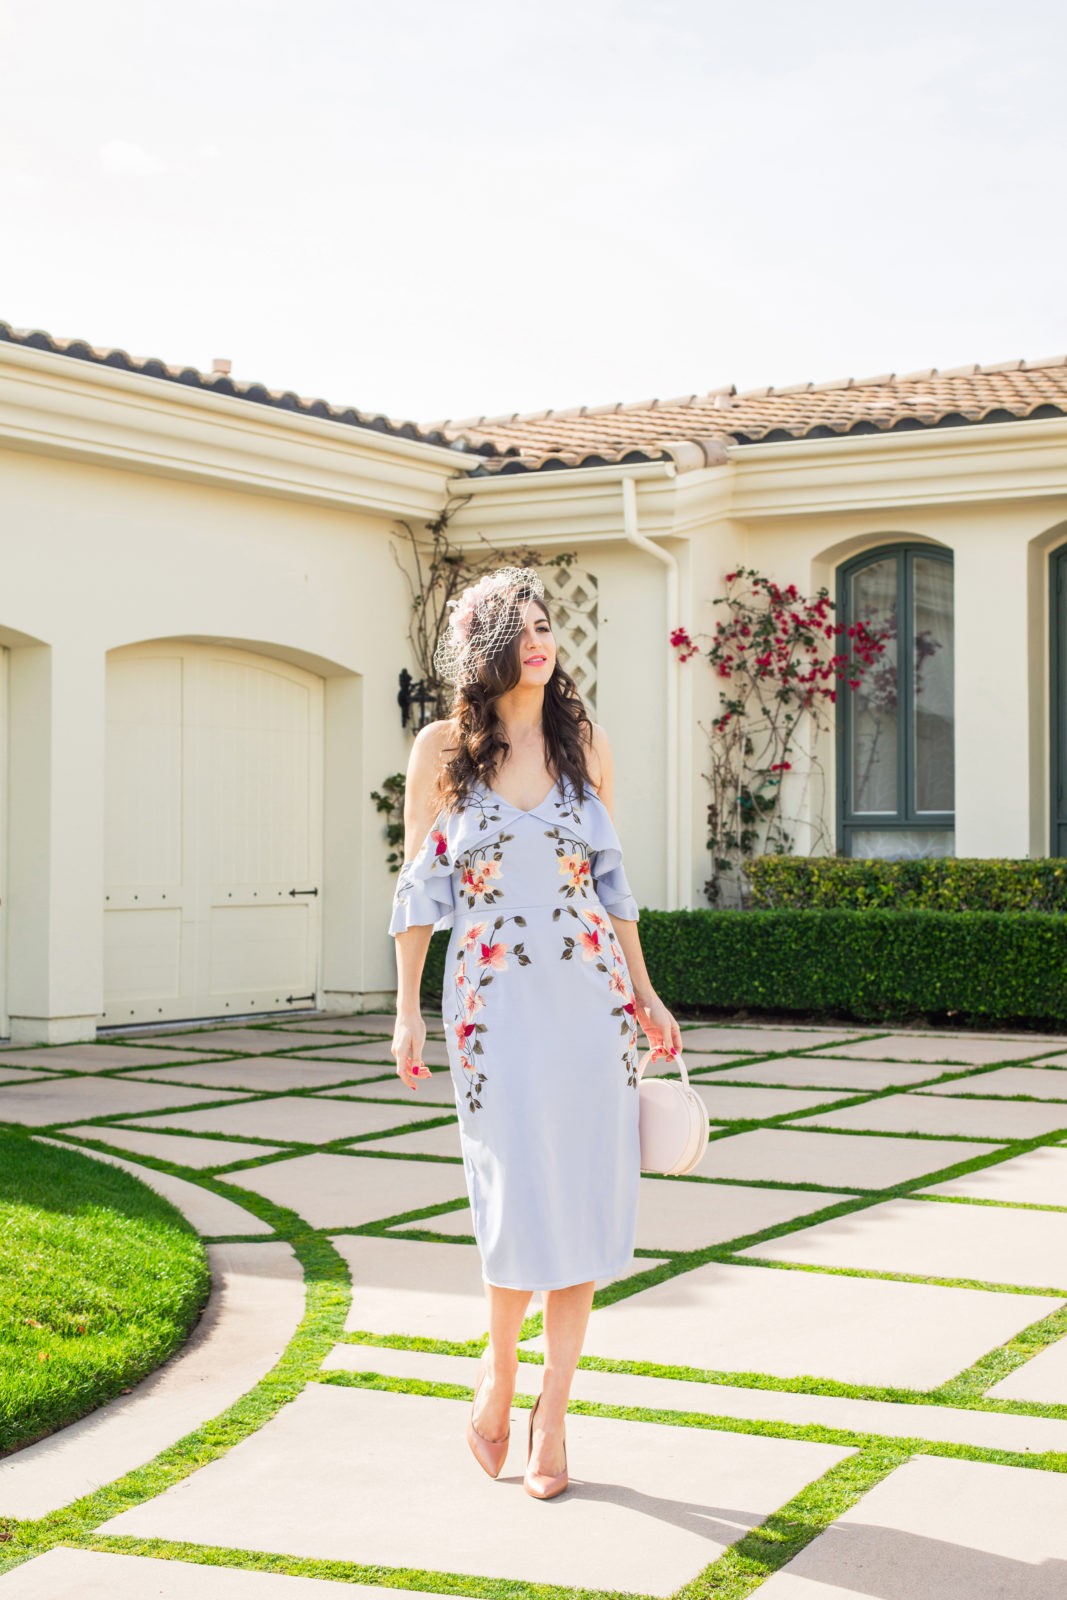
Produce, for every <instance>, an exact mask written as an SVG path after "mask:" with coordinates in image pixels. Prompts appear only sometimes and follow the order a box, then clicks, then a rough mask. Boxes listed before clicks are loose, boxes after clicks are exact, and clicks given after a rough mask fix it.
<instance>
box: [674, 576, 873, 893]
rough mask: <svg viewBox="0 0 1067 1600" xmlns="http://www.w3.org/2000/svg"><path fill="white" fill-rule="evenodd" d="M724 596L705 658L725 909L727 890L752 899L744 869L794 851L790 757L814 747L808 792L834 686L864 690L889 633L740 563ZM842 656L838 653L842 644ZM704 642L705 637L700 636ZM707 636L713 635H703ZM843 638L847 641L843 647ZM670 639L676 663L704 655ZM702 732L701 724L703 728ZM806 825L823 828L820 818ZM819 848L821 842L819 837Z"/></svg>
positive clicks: (717, 856)
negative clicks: (712, 706) (786, 797)
mask: <svg viewBox="0 0 1067 1600" xmlns="http://www.w3.org/2000/svg"><path fill="white" fill-rule="evenodd" d="M723 582H724V587H725V593H723V594H722V595H719V596H717V597H716V598H715V600H714V601H713V602H712V604H713V605H716V606H724V607H725V608H726V612H727V615H726V617H725V618H723V619H720V620H719V621H717V622H716V624H715V631H714V634H713V635H712V636H711V643H710V645H709V646H708V647H707V648H706V649H705V650H704V651H703V654H704V655H705V656H706V658H707V661H708V663H709V665H710V667H711V669H712V671H713V672H714V674H715V675H716V677H717V678H721V679H723V680H724V684H723V686H722V687H721V688H720V690H719V704H720V707H721V709H720V711H719V714H718V716H716V717H715V718H714V719H713V720H712V723H711V727H710V729H707V730H705V731H706V732H707V733H708V742H709V754H710V766H711V771H710V772H709V773H707V774H705V776H706V777H707V778H708V781H709V784H710V786H711V799H710V801H709V804H708V848H709V850H710V851H711V857H712V876H711V878H710V879H709V880H708V882H707V884H706V885H705V890H706V893H707V896H708V899H709V900H710V901H711V902H713V903H718V904H722V903H724V901H725V899H726V892H725V891H726V887H727V884H728V883H729V884H730V885H731V886H732V889H733V892H734V898H735V902H736V903H737V904H738V905H743V904H744V903H745V902H746V899H747V895H748V888H747V884H746V881H745V877H744V871H743V867H744V862H745V861H746V860H749V859H751V858H752V857H753V856H754V855H769V854H777V853H780V852H789V851H790V850H791V849H792V848H793V836H792V834H790V832H789V831H788V827H787V823H788V822H789V821H790V820H791V819H789V818H786V816H785V815H784V811H783V784H784V783H785V782H786V781H787V780H786V774H787V773H789V772H793V771H794V770H795V764H794V762H793V761H792V760H790V756H791V755H793V754H795V753H796V745H797V743H798V741H799V739H800V738H801V736H802V734H805V735H806V736H808V737H809V740H810V742H809V747H808V748H807V749H806V750H805V752H804V761H803V763H802V767H803V773H802V775H801V774H799V773H798V776H802V779H803V786H804V787H806V784H807V782H808V781H809V780H810V778H811V776H812V774H813V773H814V772H815V771H816V770H818V761H817V757H816V752H815V744H816V739H815V738H814V737H812V736H813V735H817V734H818V733H820V732H822V731H825V729H826V728H827V727H828V725H829V722H830V713H829V712H828V709H827V708H828V706H829V705H832V704H834V702H835V701H836V699H837V685H838V684H840V683H842V682H845V683H847V685H848V687H849V689H850V690H855V689H858V688H859V685H860V683H861V682H862V680H863V676H864V673H865V672H866V670H867V668H868V667H871V666H873V665H875V663H876V662H877V660H878V657H879V656H880V655H881V654H882V652H883V651H884V649H885V647H886V639H887V637H888V635H887V632H886V631H885V630H884V629H883V630H882V631H880V632H875V631H873V630H872V628H871V625H870V623H869V622H854V623H849V624H848V626H847V628H846V626H845V624H844V623H842V622H835V621H833V611H834V609H835V608H834V604H833V601H832V600H831V599H830V596H829V591H828V590H827V589H826V588H825V587H824V588H821V589H819V591H818V593H817V594H816V595H815V596H814V597H813V598H811V599H807V598H805V597H804V596H802V595H801V594H800V592H799V590H798V589H797V586H796V584H793V583H791V584H789V585H787V586H786V587H782V586H781V585H779V584H777V583H775V582H774V581H773V579H771V578H767V577H764V576H763V575H762V574H761V573H760V572H758V571H757V570H756V569H755V568H754V567H745V566H740V567H738V568H737V569H736V570H735V571H733V572H728V573H726V575H725V578H724V580H723ZM842 635H844V639H842V641H841V642H842V644H844V645H845V648H844V649H840V650H833V649H832V642H833V641H835V640H837V639H839V638H841V636H842ZM698 637H700V636H699V635H698ZM704 637H707V636H706V635H705V636H704ZM846 641H847V643H846ZM670 642H671V645H672V647H673V648H674V650H675V651H676V652H677V655H678V659H679V661H688V660H690V659H691V657H693V656H695V655H699V654H701V648H700V646H698V645H697V644H696V642H695V641H694V639H693V638H692V636H691V635H690V634H689V633H688V631H687V630H686V629H685V628H675V629H673V630H672V632H671V634H670ZM701 726H703V725H701ZM794 798H795V812H797V813H798V812H799V811H800V809H801V808H802V807H803V801H804V794H803V790H802V791H801V792H800V793H798V794H796V795H795V797H794ZM806 820H807V821H808V822H809V823H810V824H811V825H813V826H814V827H815V828H816V829H818V828H819V827H820V826H821V824H820V823H819V822H818V814H816V815H815V816H812V815H811V813H810V811H809V815H808V817H807V818H806ZM818 842H820V843H825V841H823V840H819V841H818Z"/></svg>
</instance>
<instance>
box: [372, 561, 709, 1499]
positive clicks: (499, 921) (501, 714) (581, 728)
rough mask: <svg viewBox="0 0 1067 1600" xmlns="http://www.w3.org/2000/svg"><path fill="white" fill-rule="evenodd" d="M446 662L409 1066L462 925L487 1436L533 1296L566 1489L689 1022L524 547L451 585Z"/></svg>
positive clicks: (405, 998)
mask: <svg viewBox="0 0 1067 1600" xmlns="http://www.w3.org/2000/svg"><path fill="white" fill-rule="evenodd" d="M450 605H451V606H452V614H451V617H450V622H449V628H448V632H447V634H446V635H445V637H444V639H443V640H442V642H441V645H440V646H439V647H438V651H437V653H436V655H435V657H434V664H435V666H436V668H437V670H438V671H439V672H440V674H441V676H442V678H443V679H444V680H445V681H447V682H451V683H453V684H454V685H455V695H454V700H453V707H452V709H453V715H452V717H451V718H450V719H449V720H447V721H441V722H435V723H431V724H430V726H429V727H426V728H424V729H422V731H421V732H420V733H419V734H418V736H417V738H416V739H415V743H414V746H413V748H412V751H411V759H410V762H409V765H408V772H407V788H406V796H405V805H404V822H405V834H406V849H405V857H406V859H405V861H404V864H403V867H402V868H401V872H400V876H399V879H398V881H397V886H396V892H395V895H394V901H393V915H392V919H391V922H390V932H391V933H392V934H394V935H395V937H396V952H397V974H398V979H397V1019H396V1029H395V1031H394V1034H393V1043H392V1054H393V1055H394V1057H395V1058H396V1063H397V1068H396V1070H397V1074H398V1076H399V1077H400V1078H401V1079H402V1080H403V1082H404V1083H405V1084H406V1085H407V1086H408V1087H409V1088H410V1089H412V1090H415V1091H416V1092H417V1088H418V1082H419V1078H420V1077H426V1076H429V1070H428V1068H426V1067H425V1066H424V1064H423V1062H422V1053H423V1048H424V1045H425V1041H426V1027H425V1024H424V1023H423V1020H422V1016H421V1013H420V1009H419V986H420V981H421V977H422V971H423V966H424V963H425V959H426V952H427V949H428V946H429V942H430V935H431V933H432V931H433V930H434V929H435V928H450V929H452V934H451V938H450V940H449V946H448V952H447V955H446V960H445V982H444V1001H443V1012H442V1014H443V1018H444V1024H445V1037H446V1041H447V1048H448V1057H449V1066H450V1071H451V1074H452V1080H453V1087H454V1089H455V1093H456V1106H457V1109H458V1113H459V1126H460V1144H461V1149H462V1153H463V1166H464V1174H465V1177H466V1182H467V1192H468V1194H469V1196H470V1202H471V1212H472V1215H473V1218H474V1231H475V1238H476V1240H477V1244H478V1249H479V1253H480V1256H481V1261H482V1277H483V1280H484V1282H485V1288H486V1295H487V1298H488V1302H489V1342H488V1346H487V1348H486V1350H485V1353H484V1356H483V1358H482V1362H481V1364H480V1368H479V1374H478V1380H477V1383H476V1385H475V1391H474V1404H473V1406H472V1408H471V1416H470V1420H469V1422H468V1426H467V1439H468V1442H469V1443H470V1446H471V1449H472V1450H473V1452H474V1454H475V1456H476V1458H477V1459H478V1461H479V1462H480V1464H481V1465H482V1466H483V1467H484V1469H485V1470H486V1472H488V1473H489V1475H490V1476H491V1477H494V1478H495V1477H496V1476H497V1475H498V1474H499V1472H500V1469H501V1467H502V1466H503V1462H504V1456H505V1454H506V1452H507V1445H508V1439H509V1437H510V1427H509V1423H510V1414H511V1402H512V1398H513V1393H514V1386H515V1378H516V1375H517V1371H518V1355H517V1343H518V1336H519V1330H520V1327H521V1325H522V1322H523V1318H524V1317H525V1315H526V1309H527V1306H528V1305H529V1301H530V1296H531V1294H532V1292H533V1290H534V1289H539V1290H541V1291H542V1293H543V1298H544V1330H545V1362H544V1377H543V1385H542V1392H541V1394H540V1395H539V1396H538V1398H537V1400H536V1402H535V1403H534V1406H533V1409H532V1411H531V1413H530V1427H529V1437H528V1442H527V1466H526V1472H525V1475H524V1479H523V1482H524V1486H525V1488H526V1490H527V1492H528V1493H530V1494H532V1495H534V1496H535V1497H536V1498H538V1499H550V1498H552V1497H553V1496H554V1495H556V1494H559V1493H561V1492H562V1490H563V1489H565V1488H566V1486H567V1482H568V1478H567V1461H566V1450H565V1432H564V1418H565V1415H566V1411H567V1404H568V1400H569V1397H570V1387H571V1381H572V1379H573V1377H574V1371H575V1368H576V1366H577V1364H578V1358H579V1356H580V1354H581V1349H582V1342H583V1340H584V1338H585V1331H586V1325H587V1323H588V1319H589V1312H590V1308H591V1305H592V1299H593V1290H594V1287H595V1284H596V1281H597V1280H598V1279H604V1278H608V1277H612V1276H615V1275H617V1274H618V1273H620V1272H622V1271H623V1270H624V1269H625V1268H626V1266H627V1265H628V1264H629V1263H630V1262H631V1260H632V1256H633V1243H634V1237H635V1231H636V1223H637V1197H638V1185H639V1176H640V1150H639V1140H638V1104H639V1096H638V1080H637V1024H640V1026H641V1027H642V1028H643V1029H644V1032H645V1035H646V1037H647V1039H648V1043H649V1046H650V1048H651V1049H652V1051H653V1053H654V1054H655V1055H661V1054H662V1055H674V1053H675V1051H676V1050H678V1049H680V1048H681V1033H680V1030H679V1028H678V1024H677V1023H676V1022H675V1020H674V1018H673V1017H672V1016H671V1013H670V1012H669V1011H668V1010H667V1008H666V1006H665V1005H664V1004H663V1002H662V1001H661V1000H660V999H659V997H658V996H657V994H656V993H655V991H654V990H653V988H652V985H651V983H650V982H649V978H648V973H647V971H646V970H645V964H644V959H643V957H642V954H641V946H640V942H639V940H638V935H637V921H638V908H637V905H636V902H635V901H634V899H633V896H632V894H631V893H630V886H629V884H628V882H627V880H626V875H625V871H624V868H623V864H622V851H621V847H620V845H619V840H618V837H617V835H616V833H615V828H614V824H613V821H612V816H611V810H610V807H611V779H612V772H611V750H610V747H609V744H608V739H607V735H606V734H605V733H604V731H603V729H602V728H600V727H598V726H597V725H596V724H595V723H592V722H590V720H589V718H588V716H587V715H586V712H585V709H584V707H583V705H582V701H581V696H580V695H579V693H578V689H577V686H576V685H575V683H574V680H573V679H572V678H571V677H570V675H569V674H568V673H567V672H566V671H565V670H564V668H563V667H562V666H561V665H560V663H559V660H558V658H557V653H556V642H555V639H554V638H553V635H552V623H551V619H550V616H549V611H548V607H547V605H546V604H545V600H544V585H543V584H542V582H541V580H540V578H539V577H538V576H537V574H536V572H535V571H534V570H533V569H531V568H528V567H503V568H501V569H499V570H498V571H497V572H495V573H492V574H490V575H489V576H488V577H485V578H483V579H482V580H481V581H480V582H479V583H477V584H474V585H472V586H471V587H469V588H468V589H466V590H465V591H464V593H463V595H462V596H461V597H460V599H459V601H452V602H450Z"/></svg>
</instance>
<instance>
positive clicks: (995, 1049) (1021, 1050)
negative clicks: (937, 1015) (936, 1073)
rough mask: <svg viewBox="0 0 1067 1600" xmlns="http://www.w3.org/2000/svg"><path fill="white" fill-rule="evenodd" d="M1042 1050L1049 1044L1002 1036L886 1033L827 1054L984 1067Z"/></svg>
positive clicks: (1035, 1040)
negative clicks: (956, 1063)
mask: <svg viewBox="0 0 1067 1600" xmlns="http://www.w3.org/2000/svg"><path fill="white" fill-rule="evenodd" d="M1043 1050H1047V1041H1046V1040H1038V1039H1028V1038H1014V1039H1011V1038H1007V1037H1005V1036H1004V1035H1002V1034H988V1035H984V1036H977V1035H974V1034H969V1033H884V1034H880V1035H879V1036H878V1038H877V1039H865V1040H862V1041H861V1042H859V1043H854V1044H847V1045H843V1046H842V1048H841V1049H840V1050H833V1051H829V1050H828V1051H827V1052H826V1054H827V1055H831V1054H832V1055H839V1056H849V1057H852V1058H853V1059H856V1058H859V1059H863V1060H868V1061H946V1062H951V1061H955V1062H961V1063H963V1065H965V1066H966V1065H971V1064H974V1065H975V1066H985V1065H986V1064H988V1063H991V1062H994V1061H1022V1060H1024V1059H1025V1058H1026V1057H1028V1056H1035V1055H1040V1054H1041V1053H1042V1051H1043Z"/></svg>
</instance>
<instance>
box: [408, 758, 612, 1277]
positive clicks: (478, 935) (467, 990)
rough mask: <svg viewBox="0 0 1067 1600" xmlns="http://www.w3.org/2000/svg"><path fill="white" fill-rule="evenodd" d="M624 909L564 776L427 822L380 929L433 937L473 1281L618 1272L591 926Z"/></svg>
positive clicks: (608, 858) (592, 801) (602, 814)
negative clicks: (430, 930) (442, 953)
mask: <svg viewBox="0 0 1067 1600" xmlns="http://www.w3.org/2000/svg"><path fill="white" fill-rule="evenodd" d="M609 912H610V913H611V914H612V915H614V916H617V917H623V918H626V919H627V920H630V921H634V922H636V921H637V920H638V909H637V904H636V902H635V900H634V898H633V895H632V894H631V892H630V886H629V884H628V882H627V880H626V873H625V869H624V867H623V864H622V850H621V847H620V844H619V839H618V835H617V834H616V832H615V829H614V827H613V825H612V821H611V817H610V815H609V813H608V810H607V807H606V806H605V805H604V803H603V801H602V800H600V799H599V798H598V797H597V795H596V794H595V792H594V791H593V790H592V789H591V788H590V787H589V786H587V789H586V800H585V802H584V803H583V804H582V805H580V806H579V804H578V802H577V798H576V792H575V789H574V786H573V784H572V783H571V781H570V779H568V778H565V779H564V780H562V782H561V783H557V784H556V785H555V786H554V787H553V788H552V789H551V790H550V792H549V793H548V794H547V795H546V796H545V798H544V800H543V801H542V802H541V804H540V805H537V806H534V807H533V809H532V810H530V811H523V810H522V809H521V808H520V807H518V806H513V805H511V804H510V803H509V802H508V801H507V800H504V799H502V798H501V796H500V795H498V794H496V793H495V792H494V791H493V790H491V789H489V788H487V787H486V786H485V785H484V784H479V785H476V786H475V787H474V789H473V790H472V791H471V793H470V795H469V796H468V798H467V804H466V805H465V806H464V807H462V808H461V809H459V810H458V811H455V812H453V813H451V814H449V813H448V812H446V811H444V810H442V811H440V812H439V813H438V815H437V817H436V819H435V821H434V823H433V825H432V827H431V828H430V831H429V832H428V833H427V835H426V838H425V840H424V841H423V843H422V846H421V848H420V849H419V852H418V854H417V855H416V856H415V857H414V859H413V860H411V861H408V862H405V863H404V865H403V867H402V868H401V871H400V875H399V878H398V880H397V885H396V891H395V893H394V897H393V914H392V919H391V921H390V924H389V932H390V933H392V934H396V933H401V932H403V931H404V930H405V929H406V928H409V927H412V926H413V925H418V924H426V923H432V924H433V926H434V928H435V929H442V928H450V929H451V930H452V936H451V938H450V940H449V943H448V951H447V954H446V958H445V981H444V998H443V1005H442V1015H443V1018H444V1025H445V1039H446V1043H447V1047H448V1058H449V1066H450V1069H451V1073H452V1082H453V1087H454V1088H455V1091H456V1105H457V1109H458V1112H459V1125H460V1143H461V1148H462V1152H463V1168H464V1173H465V1176H466V1181H467V1192H468V1194H469V1196H470V1202H471V1211H472V1214H473V1217H474V1234H475V1238H476V1239H477V1242H478V1249H479V1252H480V1254H481V1259H482V1276H483V1277H484V1278H485V1279H486V1280H487V1281H488V1282H489V1283H492V1284H498V1285H500V1286H501V1287H503V1288H509V1289H558V1288H563V1287H565V1286H566V1285H567V1284H571V1283H584V1282H587V1281H589V1280H590V1279H593V1280H595V1279H603V1278H608V1277H613V1276H615V1275H617V1274H618V1273H620V1272H622V1271H624V1270H625V1268H626V1267H627V1266H628V1265H629V1264H630V1263H631V1261H632V1258H633V1244H634V1237H635V1232H636V1226H637V1197H638V1185H639V1179H640V1144H639V1138H638V1116H637V1113H638V1090H637V1024H636V1020H635V1016H634V996H633V988H632V986H631V983H630V973H629V969H628V968H627V965H626V960H625V958H624V956H623V952H622V949H621V947H620V944H619V941H618V938H617V936H616V934H615V931H614V929H613V927H612V924H611V918H610V916H609V915H608V913H609Z"/></svg>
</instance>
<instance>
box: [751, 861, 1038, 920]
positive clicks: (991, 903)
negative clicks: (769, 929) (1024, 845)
mask: <svg viewBox="0 0 1067 1600" xmlns="http://www.w3.org/2000/svg"><path fill="white" fill-rule="evenodd" d="M745 874H746V876H747V877H748V879H749V882H750V883H751V885H752V907H753V909H761V910H767V911H769V910H772V909H774V910H786V909H788V910H793V911H813V910H815V909H817V908H819V907H823V908H826V909H830V908H836V909H841V910H845V909H847V910H851V911H866V910H868V909H871V908H874V907H879V906H880V907H882V908H884V909H885V910H892V911H1058V912H1064V911H1067V860H1065V859H1063V858H1062V857H1060V856H1049V857H1042V858H1039V859H1038V860H1035V861H1030V860H1019V859H1017V858H1014V857H1013V858H1009V859H987V858H985V857H981V856H962V857H957V856H931V857H923V858H920V859H919V860H915V861H879V860H866V859H857V860H853V859H851V858H848V857H843V856H785V855H781V856H759V857H757V858H756V859H755V860H753V861H751V862H746V863H745Z"/></svg>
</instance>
